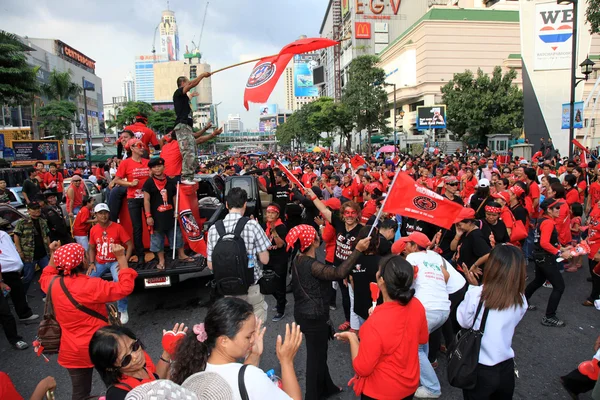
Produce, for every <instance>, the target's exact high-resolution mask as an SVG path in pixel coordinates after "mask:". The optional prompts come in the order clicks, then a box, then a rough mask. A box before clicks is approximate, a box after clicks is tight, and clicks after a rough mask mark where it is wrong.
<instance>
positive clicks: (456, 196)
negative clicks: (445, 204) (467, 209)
mask: <svg viewBox="0 0 600 400" xmlns="http://www.w3.org/2000/svg"><path fill="white" fill-rule="evenodd" d="M444 197H446V198H447V199H448V200H450V199H449V198H448V197H447V196H444ZM450 201H453V202H455V203H456V204H460V205H461V206H464V205H465V202H464V201H463V199H461V197H460V196H458V195H455V196H454V198H453V199H452V200H450Z"/></svg>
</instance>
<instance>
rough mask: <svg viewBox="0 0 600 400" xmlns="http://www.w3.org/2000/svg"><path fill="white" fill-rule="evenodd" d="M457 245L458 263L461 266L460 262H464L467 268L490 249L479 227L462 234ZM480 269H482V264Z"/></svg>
mask: <svg viewBox="0 0 600 400" xmlns="http://www.w3.org/2000/svg"><path fill="white" fill-rule="evenodd" d="M459 245H460V252H459V257H458V265H459V266H461V267H462V264H463V263H465V264H466V265H467V268H471V266H473V264H475V261H477V260H479V258H481V257H483V256H484V255H486V254H488V253H489V252H490V251H491V250H492V249H491V248H490V246H489V245H488V243H487V241H486V240H485V237H484V236H483V232H481V229H474V230H472V231H471V232H470V233H465V234H463V236H462V238H461V240H460V243H459ZM481 269H482V270H483V265H482V266H481Z"/></svg>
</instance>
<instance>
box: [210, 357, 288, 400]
mask: <svg viewBox="0 0 600 400" xmlns="http://www.w3.org/2000/svg"><path fill="white" fill-rule="evenodd" d="M242 365H243V364H239V363H230V364H223V365H215V364H209V363H207V364H206V369H205V371H207V372H216V373H217V374H219V375H221V377H223V379H225V380H226V381H227V383H228V384H229V386H231V390H232V392H233V399H234V400H242V396H241V395H240V390H239V386H238V374H239V373H240V368H242ZM244 384H245V385H246V391H247V392H248V398H249V399H250V400H262V399H268V400H291V397H290V396H288V395H287V394H286V393H285V392H284V391H283V390H281V389H279V388H278V387H277V386H276V385H275V384H274V383H273V382H272V381H271V379H269V377H267V374H265V373H264V372H263V370H261V369H260V368H256V367H255V366H253V365H249V366H248V368H246V371H245V373H244Z"/></svg>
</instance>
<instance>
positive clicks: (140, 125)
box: [124, 112, 160, 158]
mask: <svg viewBox="0 0 600 400" xmlns="http://www.w3.org/2000/svg"><path fill="white" fill-rule="evenodd" d="M147 124H148V117H146V115H145V114H143V113H141V112H140V113H138V114H137V115H136V116H135V122H134V123H133V124H131V125H127V126H126V127H125V128H124V130H127V131H131V132H133V136H134V137H135V138H136V139H139V140H141V141H142V143H144V146H146V148H148V149H150V145H152V147H154V150H156V151H159V150H160V143H159V142H158V139H157V138H156V133H154V131H153V130H152V129H150V128H148V126H147ZM144 158H150V153H149V151H146V152H145V153H144Z"/></svg>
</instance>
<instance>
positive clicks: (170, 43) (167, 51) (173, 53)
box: [160, 34, 179, 61]
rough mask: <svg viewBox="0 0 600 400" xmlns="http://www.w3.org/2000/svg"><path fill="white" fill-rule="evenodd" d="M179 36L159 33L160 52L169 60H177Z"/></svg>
mask: <svg viewBox="0 0 600 400" xmlns="http://www.w3.org/2000/svg"><path fill="white" fill-rule="evenodd" d="M178 45H179V38H178V37H177V35H175V34H172V35H160V52H161V53H162V54H164V55H166V56H167V58H168V59H169V61H177V57H178V56H179V55H178V54H177V53H178V52H179V49H178V48H177V46H178Z"/></svg>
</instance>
